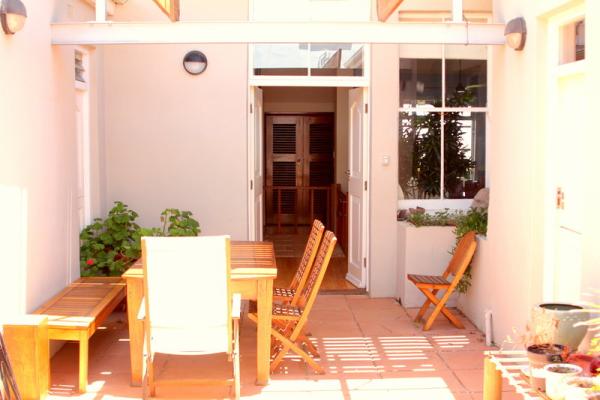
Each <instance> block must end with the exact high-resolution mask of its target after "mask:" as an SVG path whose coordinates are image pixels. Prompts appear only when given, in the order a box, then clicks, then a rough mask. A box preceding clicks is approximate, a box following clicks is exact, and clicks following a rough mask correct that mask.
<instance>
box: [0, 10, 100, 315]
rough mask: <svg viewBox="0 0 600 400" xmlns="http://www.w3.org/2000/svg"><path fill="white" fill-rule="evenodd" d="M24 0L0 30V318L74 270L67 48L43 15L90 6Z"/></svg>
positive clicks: (75, 13)
mask: <svg viewBox="0 0 600 400" xmlns="http://www.w3.org/2000/svg"><path fill="white" fill-rule="evenodd" d="M25 3H26V6H27V14H28V18H27V22H26V24H25V27H24V28H23V30H22V31H20V32H17V33H16V34H15V35H5V34H4V33H3V32H2V33H0V60H2V61H1V62H0V77H1V78H0V81H1V86H2V95H0V121H1V125H0V208H1V209H2V210H3V221H2V229H1V230H0V254H2V262H1V264H2V266H1V267H0V304H2V306H1V307H0V325H2V323H3V322H4V321H6V319H7V318H10V317H11V315H14V314H17V313H23V312H30V311H32V310H34V309H35V308H37V307H38V306H40V305H41V304H42V303H43V302H45V301H46V300H48V299H49V298H50V297H51V296H52V295H53V294H55V293H57V292H58V291H59V290H61V289H63V288H64V286H65V285H66V284H68V283H70V282H71V281H72V280H73V279H75V278H77V277H79V260H78V247H79V241H78V234H79V232H78V225H79V222H78V214H77V209H76V202H75V199H76V196H77V153H76V151H77V145H76V143H77V141H76V133H75V88H74V49H73V48H72V47H61V48H53V47H51V46H50V22H51V21H52V19H53V17H54V16H56V15H62V16H63V17H64V19H65V20H68V19H71V18H77V17H79V16H81V17H85V18H92V17H93V12H92V10H91V9H89V8H87V7H86V6H84V5H83V4H81V3H79V2H71V3H72V4H71V5H70V6H68V5H67V2H65V1H59V0H47V1H42V2H31V1H29V2H25ZM91 90H92V91H94V90H95V81H94V82H93V83H92V88H91Z"/></svg>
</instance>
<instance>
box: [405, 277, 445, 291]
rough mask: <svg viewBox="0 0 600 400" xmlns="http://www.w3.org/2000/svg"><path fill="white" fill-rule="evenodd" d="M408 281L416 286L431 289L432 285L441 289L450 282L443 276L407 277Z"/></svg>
mask: <svg viewBox="0 0 600 400" xmlns="http://www.w3.org/2000/svg"><path fill="white" fill-rule="evenodd" d="M408 280H409V281H411V282H412V283H414V284H415V285H417V286H422V285H426V286H428V287H431V286H432V285H433V286H435V287H436V288H438V289H442V288H445V287H449V286H450V282H448V280H447V279H446V278H444V277H443V276H439V275H412V274H409V275H408Z"/></svg>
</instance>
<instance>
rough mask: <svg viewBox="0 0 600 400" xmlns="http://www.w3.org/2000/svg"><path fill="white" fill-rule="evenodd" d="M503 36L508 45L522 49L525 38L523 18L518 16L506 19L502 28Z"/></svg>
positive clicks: (515, 48)
mask: <svg viewBox="0 0 600 400" xmlns="http://www.w3.org/2000/svg"><path fill="white" fill-rule="evenodd" d="M504 37H505V38H506V44H507V45H508V47H510V48H511V49H514V50H517V51H521V50H523V48H524V47H525V39H526V38H527V26H526V25H525V18H523V17H518V18H514V19H511V20H510V21H508V23H507V24H506V28H504Z"/></svg>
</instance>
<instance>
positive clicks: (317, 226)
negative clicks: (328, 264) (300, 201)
mask: <svg viewBox="0 0 600 400" xmlns="http://www.w3.org/2000/svg"><path fill="white" fill-rule="evenodd" d="M324 230H325V225H323V223H322V222H321V221H319V220H318V219H315V220H314V221H313V224H312V229H311V230H310V234H309V235H308V240H307V241H306V247H305V248H304V254H303V255H302V259H301V260H300V265H298V269H297V270H296V274H295V275H294V278H293V279H292V282H291V283H290V285H289V286H288V287H287V288H278V287H275V288H273V300H274V301H279V302H282V303H289V304H292V305H296V303H298V300H299V298H300V294H301V293H302V288H304V285H305V284H306V280H307V279H308V276H309V274H310V269H311V267H312V265H313V262H314V261H315V256H316V255H317V250H318V249H319V243H320V242H321V238H322V237H323V231H324Z"/></svg>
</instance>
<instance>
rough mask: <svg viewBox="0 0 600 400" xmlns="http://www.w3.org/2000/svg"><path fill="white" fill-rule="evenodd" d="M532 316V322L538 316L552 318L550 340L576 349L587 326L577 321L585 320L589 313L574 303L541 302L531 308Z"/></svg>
mask: <svg viewBox="0 0 600 400" xmlns="http://www.w3.org/2000/svg"><path fill="white" fill-rule="evenodd" d="M575 311H576V312H575ZM532 318H533V321H534V323H535V320H536V319H538V318H549V319H550V320H552V325H553V338H552V342H553V343H557V344H562V345H565V346H568V347H569V349H572V350H577V347H579V344H580V343H581V341H582V340H583V337H584V336H585V334H586V332H587V326H586V325H582V324H578V323H579V322H583V321H585V320H587V319H588V318H589V313H588V312H586V311H585V310H584V309H583V307H582V306H579V305H575V304H567V303H542V304H538V305H537V306H535V307H534V308H533V310H532Z"/></svg>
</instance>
